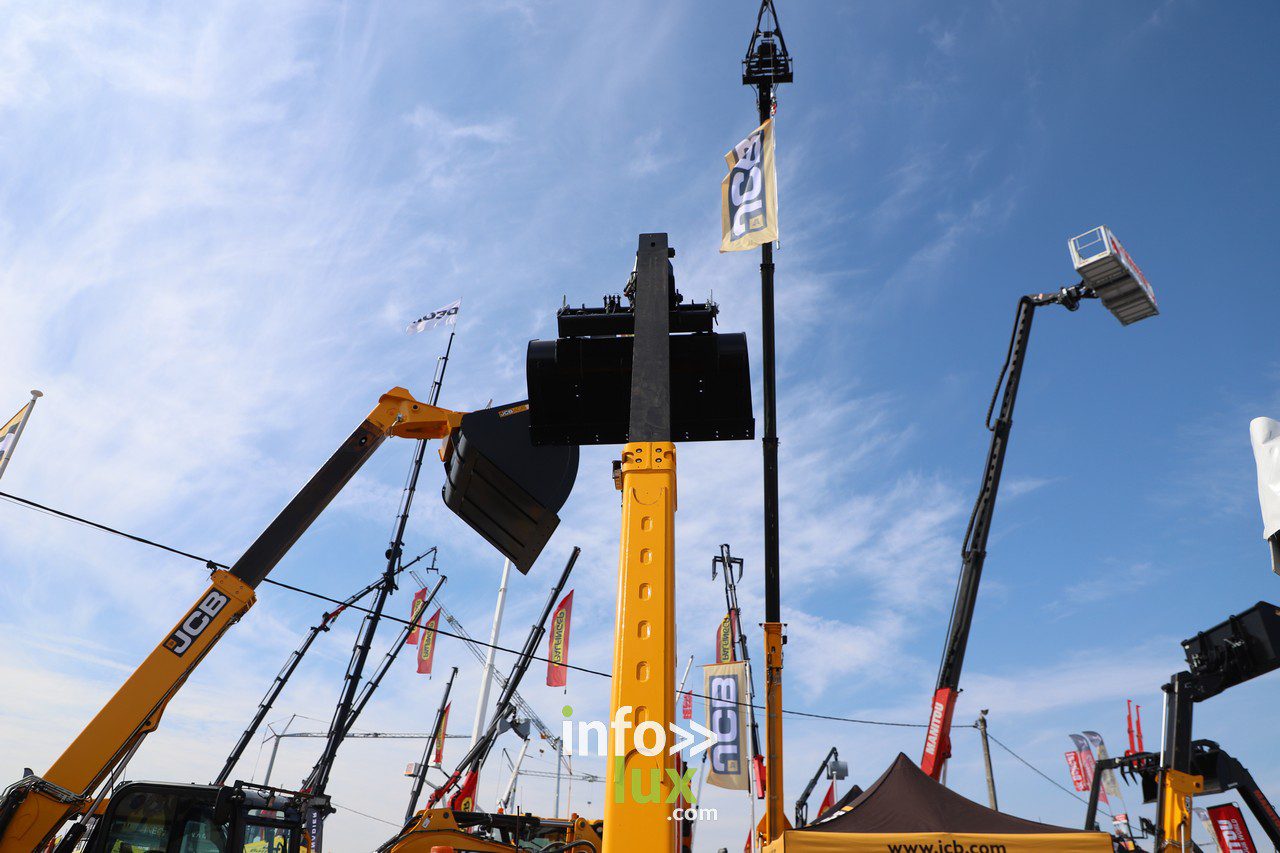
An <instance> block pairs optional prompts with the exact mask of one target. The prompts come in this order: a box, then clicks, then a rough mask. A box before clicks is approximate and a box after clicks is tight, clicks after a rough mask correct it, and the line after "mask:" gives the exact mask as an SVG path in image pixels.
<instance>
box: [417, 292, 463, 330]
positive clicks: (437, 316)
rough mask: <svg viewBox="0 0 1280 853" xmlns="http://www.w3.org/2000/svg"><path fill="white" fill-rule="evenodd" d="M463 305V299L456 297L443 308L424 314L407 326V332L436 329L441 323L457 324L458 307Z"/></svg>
mask: <svg viewBox="0 0 1280 853" xmlns="http://www.w3.org/2000/svg"><path fill="white" fill-rule="evenodd" d="M461 307H462V300H461V299H455V300H453V301H452V302H450V303H449V304H448V305H446V306H444V307H443V308H441V309H439V310H437V311H432V312H431V313H430V314H423V315H422V316H421V317H419V318H418V319H416V320H414V321H413V322H412V323H410V324H409V325H408V326H406V327H405V329H404V330H405V332H407V333H408V334H411V335H412V334H414V333H415V332H425V331H426V330H427V329H434V328H435V327H436V326H439V325H440V324H441V323H443V324H445V325H447V326H453V325H456V324H457V322H458V309H460V308H461Z"/></svg>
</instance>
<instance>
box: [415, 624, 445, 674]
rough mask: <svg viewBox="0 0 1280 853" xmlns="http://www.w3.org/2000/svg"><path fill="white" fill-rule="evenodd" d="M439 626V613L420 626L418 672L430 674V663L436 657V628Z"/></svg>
mask: <svg viewBox="0 0 1280 853" xmlns="http://www.w3.org/2000/svg"><path fill="white" fill-rule="evenodd" d="M439 625H440V611H439V610H437V611H436V612H435V615H434V616H432V617H431V618H430V619H428V620H427V624H425V625H423V626H422V641H421V644H420V645H419V646H418V672H419V673H420V674H422V675H430V674H431V661H432V659H433V658H435V656H436V628H437V627H438V626H439Z"/></svg>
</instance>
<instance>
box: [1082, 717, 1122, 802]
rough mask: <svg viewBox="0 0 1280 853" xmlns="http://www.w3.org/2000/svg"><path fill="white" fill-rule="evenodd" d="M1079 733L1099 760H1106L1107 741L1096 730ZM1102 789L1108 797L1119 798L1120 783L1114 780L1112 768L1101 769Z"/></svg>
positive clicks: (1114, 774)
mask: <svg viewBox="0 0 1280 853" xmlns="http://www.w3.org/2000/svg"><path fill="white" fill-rule="evenodd" d="M1081 734H1083V735H1084V739H1085V740H1087V741H1088V742H1089V746H1091V747H1093V752H1094V754H1095V755H1097V756H1098V760H1099V761H1106V760H1107V759H1108V758H1110V757H1111V756H1110V755H1108V754H1107V743H1106V741H1104V740H1103V739H1102V735H1100V734H1098V733H1097V732H1081ZM1102 790H1104V791H1106V792H1107V796H1108V797H1115V798H1116V799H1120V783H1119V782H1117V781H1116V773H1115V771H1114V770H1110V769H1108V770H1103V771H1102Z"/></svg>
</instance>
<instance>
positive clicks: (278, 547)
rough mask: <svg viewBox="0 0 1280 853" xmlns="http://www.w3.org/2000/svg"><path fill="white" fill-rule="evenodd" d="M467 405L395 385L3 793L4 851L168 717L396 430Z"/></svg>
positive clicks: (443, 432) (431, 423)
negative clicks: (63, 736)
mask: <svg viewBox="0 0 1280 853" xmlns="http://www.w3.org/2000/svg"><path fill="white" fill-rule="evenodd" d="M461 420H462V414H461V413H459V412H452V411H449V410H447V409H440V408H437V407H435V406H430V405H427V404H426V403H420V402H418V401H417V400H415V399H414V398H413V396H412V395H410V393H409V392H408V391H406V390H405V389H404V388H393V389H391V390H390V391H389V392H387V393H386V394H384V395H383V396H382V398H381V399H380V400H379V401H378V405H377V407H376V408H375V409H374V410H373V411H372V412H370V413H369V416H368V417H367V418H365V420H364V422H363V423H362V424H360V426H359V427H358V428H357V429H356V431H355V432H353V433H352V434H351V436H350V437H349V438H348V439H347V440H346V441H344V442H343V443H342V446H341V447H339V448H338V450H337V451H336V452H335V453H334V454H333V456H331V457H330V458H329V461H327V462H326V463H325V464H324V465H323V466H321V468H320V470H319V471H317V472H316V474H315V475H314V476H313V477H312V478H311V480H310V481H309V482H308V483H307V484H306V485H305V486H304V487H303V488H302V490H301V491H300V492H298V494H297V495H296V496H295V497H294V498H293V500H291V501H290V502H289V504H288V505H287V506H286V507H285V508H284V510H282V511H281V513H280V514H279V515H278V516H276V518H275V520H274V521H272V522H271V524H270V525H268V527H267V528H266V530H264V531H263V532H262V534H261V535H260V536H258V538H257V539H256V540H255V541H254V543H253V544H252V545H250V546H249V549H248V550H247V551H245V553H244V556H242V557H241V558H240V559H239V560H238V561H237V562H236V564H235V565H234V566H232V567H231V569H230V570H229V571H228V570H224V569H215V570H214V572H213V577H212V582H211V583H210V585H209V588H208V589H206V590H205V591H204V592H203V593H201V594H200V597H199V598H197V599H196V602H195V604H193V605H192V607H191V609H190V610H188V611H187V612H186V613H185V614H184V615H183V616H182V618H181V619H180V620H178V623H177V624H176V625H174V627H173V630H171V631H169V633H168V634H166V635H165V637H164V639H163V640H162V641H161V642H160V644H159V645H158V646H157V647H156V648H155V650H154V651H152V652H151V654H150V655H148V656H147V659H146V660H144V661H143V662H142V665H141V666H139V667H138V668H137V670H135V671H134V673H133V674H132V675H131V676H129V678H128V680H127V681H125V683H124V684H123V685H122V686H121V687H120V689H119V690H117V691H116V694H115V695H114V696H112V697H111V699H110V700H109V701H108V702H107V704H106V705H105V706H104V707H103V708H102V710H101V711H99V712H98V714H97V716H95V717H94V718H93V720H92V721H91V722H90V723H89V725H87V726H86V727H85V728H84V731H82V732H81V733H80V735H79V736H78V737H77V738H76V739H75V740H73V741H72V742H71V745H70V746H68V747H67V749H66V751H65V752H63V753H62V755H61V757H59V758H58V760H57V761H55V762H54V763H53V766H52V767H50V768H49V771H48V772H47V773H45V775H44V776H43V777H39V776H28V777H26V778H25V779H22V780H21V781H19V782H18V783H16V784H15V785H13V786H11V787H10V788H9V789H8V791H6V792H5V795H4V798H3V800H2V801H0V853H32V851H33V850H38V849H40V848H42V847H43V846H44V845H45V844H47V843H48V842H49V840H50V839H51V838H52V837H53V835H54V833H55V832H57V830H58V828H59V827H60V826H61V825H62V824H63V822H64V821H66V820H67V819H69V818H70V817H72V816H73V815H74V814H76V813H77V812H79V811H81V810H82V809H83V807H84V804H85V803H86V802H87V801H88V800H89V798H90V797H91V796H92V795H93V793H94V791H96V790H97V789H98V788H99V786H100V785H101V784H102V783H103V782H104V781H106V780H107V779H108V777H109V776H111V774H112V773H113V772H114V771H115V770H116V769H117V768H118V767H120V766H121V765H122V763H123V762H124V761H126V760H127V759H128V757H129V756H130V755H131V754H132V753H133V751H134V750H135V749H136V748H137V746H138V744H139V743H140V742H141V740H142V739H143V738H144V737H146V735H147V734H149V733H150V732H152V731H154V730H155V729H156V727H157V726H159V724H160V717H161V715H162V714H163V713H164V709H165V706H166V705H168V704H169V700H170V699H172V698H173V696H174V694H176V693H177V692H178V688H180V687H181V686H182V684H183V682H185V681H186V680H187V677H188V676H189V675H190V674H191V672H192V671H193V670H194V669H195V668H196V665H197V664H199V663H200V661H201V660H203V659H204V656H205V655H206V654H208V653H209V651H210V649H212V648H213V646H214V644H215V643H217V641H218V640H219V639H220V638H221V637H222V634H223V633H224V632H225V631H226V630H227V629H228V628H229V627H231V625H233V624H235V622H236V621H238V620H239V619H240V617H241V616H243V615H244V613H245V611H247V610H248V609H249V608H250V607H252V606H253V603H254V600H255V597H254V589H255V588H256V587H257V586H258V584H260V583H261V582H262V581H263V580H264V579H265V578H266V577H267V575H268V574H269V573H270V572H271V570H272V569H273V568H274V567H275V565H276V564H277V563H278V562H279V561H280V560H281V559H282V558H283V557H284V555H285V554H286V553H288V551H289V549H290V548H291V547H292V546H293V543H294V542H296V541H297V540H298V537H300V536H301V535H302V534H303V533H304V532H305V531H306V529H307V528H308V527H309V526H310V524H311V522H313V521H314V520H315V519H316V517H317V516H319V515H320V513H321V512H322V511H323V510H324V508H325V507H326V506H328V505H329V503H330V501H332V500H333V498H334V497H335V496H336V495H337V494H338V492H339V491H341V490H342V487H343V486H345V485H346V484H347V482H348V481H349V480H350V479H351V477H352V476H353V475H354V474H355V473H356V471H358V470H359V469H360V466H362V465H363V464H364V463H365V461H366V460H367V459H368V458H369V457H370V456H371V455H372V454H373V452H374V451H375V450H377V448H378V447H379V445H381V444H382V442H383V441H384V440H385V439H386V438H387V436H389V435H395V436H400V437H404V438H418V439H432V438H441V439H442V438H445V437H447V436H448V435H449V434H450V432H451V431H452V430H453V429H456V428H457V427H458V426H459V424H460V423H461Z"/></svg>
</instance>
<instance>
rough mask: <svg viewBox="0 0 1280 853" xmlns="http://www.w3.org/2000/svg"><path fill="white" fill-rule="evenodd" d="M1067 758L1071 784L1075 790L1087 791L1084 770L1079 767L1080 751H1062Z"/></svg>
mask: <svg viewBox="0 0 1280 853" xmlns="http://www.w3.org/2000/svg"><path fill="white" fill-rule="evenodd" d="M1063 755H1064V756H1066V759H1067V769H1068V770H1070V771H1071V784H1072V786H1073V787H1074V788H1075V789H1076V790H1077V791H1087V790H1089V786H1088V785H1087V784H1085V781H1084V770H1082V769H1081V767H1080V753H1078V752H1076V751H1075V750H1071V751H1069V752H1065V753H1063Z"/></svg>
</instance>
